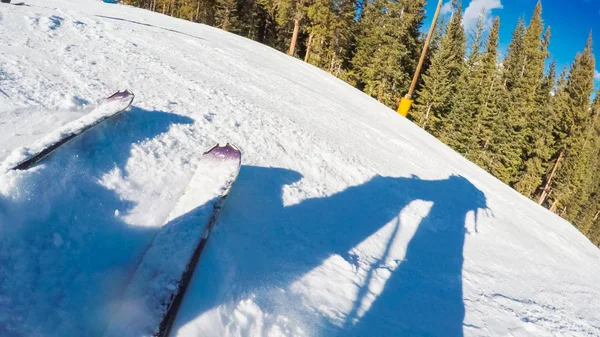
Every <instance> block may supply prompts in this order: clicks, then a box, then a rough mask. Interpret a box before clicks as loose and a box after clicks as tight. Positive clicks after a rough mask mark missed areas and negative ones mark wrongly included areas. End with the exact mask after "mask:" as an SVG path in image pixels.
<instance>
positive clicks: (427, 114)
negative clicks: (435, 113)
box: [421, 103, 431, 129]
mask: <svg viewBox="0 0 600 337" xmlns="http://www.w3.org/2000/svg"><path fill="white" fill-rule="evenodd" d="M430 112H431V103H430V104H428V105H427V112H426V113H425V119H424V120H423V124H422V125H421V128H423V129H425V125H426V124H427V120H428V119H429V113H430Z"/></svg>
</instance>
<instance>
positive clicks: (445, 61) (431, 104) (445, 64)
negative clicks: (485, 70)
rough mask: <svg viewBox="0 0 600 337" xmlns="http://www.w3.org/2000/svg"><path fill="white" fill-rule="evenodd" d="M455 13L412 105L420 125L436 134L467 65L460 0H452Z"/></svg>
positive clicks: (450, 108)
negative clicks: (465, 61)
mask: <svg viewBox="0 0 600 337" xmlns="http://www.w3.org/2000/svg"><path fill="white" fill-rule="evenodd" d="M452 5H453V8H454V13H453V15H452V19H451V20H450V22H449V23H448V26H447V27H446V33H445V35H444V37H443V38H442V42H441V45H440V50H439V51H438V52H437V53H436V55H435V56H434V57H433V59H432V61H431V67H430V68H429V69H428V71H427V73H426V74H424V75H423V87H422V89H421V90H419V91H418V92H417V99H416V104H415V107H414V109H413V113H414V115H415V116H414V118H415V121H417V123H418V125H420V126H421V127H424V128H426V129H427V130H429V131H431V132H432V133H433V134H434V135H435V134H437V133H438V131H439V130H440V129H441V127H442V124H443V123H445V122H447V121H446V120H445V119H446V118H447V116H448V114H449V113H450V111H451V110H452V103H453V100H452V98H453V97H454V95H455V93H456V90H457V88H456V83H457V81H458V79H459V78H460V76H461V74H462V72H463V70H464V67H465V63H464V57H465V49H466V47H465V45H466V36H465V31H464V28H463V26H462V7H461V6H460V5H459V4H458V1H457V0H453V2H452Z"/></svg>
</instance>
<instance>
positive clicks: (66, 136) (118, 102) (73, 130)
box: [0, 90, 135, 172]
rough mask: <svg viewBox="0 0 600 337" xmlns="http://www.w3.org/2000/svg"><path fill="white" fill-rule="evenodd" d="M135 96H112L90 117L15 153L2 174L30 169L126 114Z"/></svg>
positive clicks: (124, 93)
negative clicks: (106, 123) (67, 144)
mask: <svg viewBox="0 0 600 337" xmlns="http://www.w3.org/2000/svg"><path fill="white" fill-rule="evenodd" d="M134 96H135V95H134V94H133V93H132V92H131V91H129V90H125V91H118V92H116V93H114V94H112V95H110V96H109V97H107V98H105V99H104V100H103V101H102V102H100V104H99V105H98V106H97V107H96V108H95V109H94V110H93V111H92V112H90V113H89V114H87V115H85V116H83V117H81V118H79V119H77V120H75V121H73V122H70V123H68V124H66V125H65V126H63V127H61V128H59V129H57V130H55V131H53V132H52V133H50V134H48V135H46V136H45V137H44V138H42V139H40V140H38V141H37V142H35V143H33V144H32V145H31V146H29V147H22V148H19V149H17V150H15V151H14V152H13V153H12V154H11V155H9V156H8V158H6V160H5V161H4V163H3V164H2V168H3V170H0V171H5V172H7V171H10V170H27V169H29V168H31V167H32V166H34V165H35V164H37V163H39V162H40V161H41V160H42V159H44V158H45V157H46V156H48V155H50V154H51V153H52V152H54V151H55V150H56V149H58V148H59V147H61V146H62V145H64V144H66V143H68V142H69V141H71V140H73V139H74V138H75V137H77V136H79V135H81V134H82V133H84V132H86V131H88V130H89V129H91V128H93V127H94V126H96V125H98V124H100V123H102V122H103V121H106V120H107V119H109V118H112V117H114V116H116V115H118V114H119V113H121V112H123V111H125V110H126V109H127V108H128V107H129V106H130V105H131V103H132V102H133V98H134Z"/></svg>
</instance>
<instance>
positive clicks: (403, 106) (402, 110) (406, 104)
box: [398, 97, 413, 117]
mask: <svg viewBox="0 0 600 337" xmlns="http://www.w3.org/2000/svg"><path fill="white" fill-rule="evenodd" d="M412 104H413V100H412V99H409V98H406V97H402V99H401V100H400V105H399V106H398V113H399V114H401V115H402V116H404V117H406V116H407V115H408V111H409V110H410V107H411V106H412Z"/></svg>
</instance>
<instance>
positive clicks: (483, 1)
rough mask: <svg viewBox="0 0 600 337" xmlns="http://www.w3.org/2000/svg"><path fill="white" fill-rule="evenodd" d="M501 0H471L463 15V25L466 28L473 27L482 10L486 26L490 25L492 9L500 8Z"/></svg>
mask: <svg viewBox="0 0 600 337" xmlns="http://www.w3.org/2000/svg"><path fill="white" fill-rule="evenodd" d="M502 8H503V6H502V2H501V0H472V1H471V3H470V4H469V6H467V9H465V14H464V15H463V26H464V27H465V29H466V30H470V29H473V28H475V26H476V25H477V19H478V18H479V15H480V14H481V12H482V11H483V14H484V22H485V23H486V27H490V26H491V25H492V10H494V9H502Z"/></svg>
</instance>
